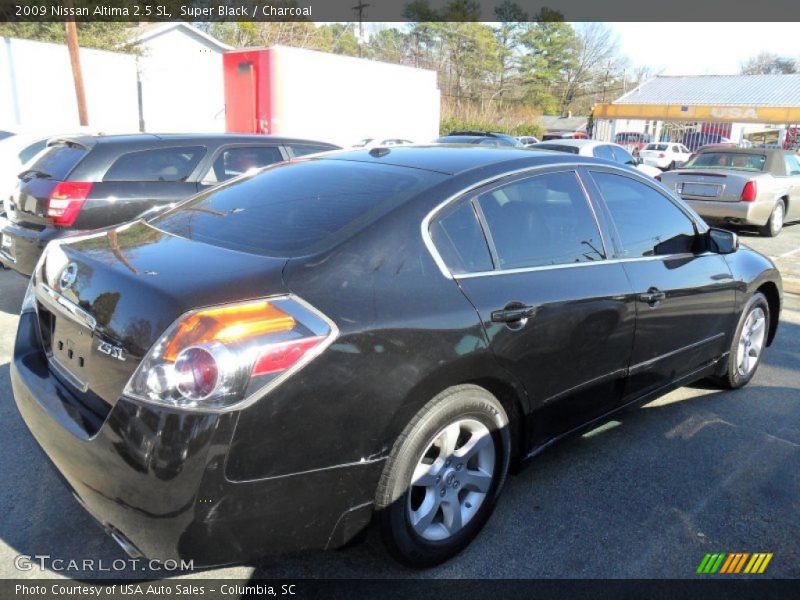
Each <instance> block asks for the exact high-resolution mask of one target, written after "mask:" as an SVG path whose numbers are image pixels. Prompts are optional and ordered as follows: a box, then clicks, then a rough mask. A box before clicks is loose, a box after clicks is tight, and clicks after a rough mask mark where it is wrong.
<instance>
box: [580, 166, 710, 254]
mask: <svg viewBox="0 0 800 600" xmlns="http://www.w3.org/2000/svg"><path fill="white" fill-rule="evenodd" d="M592 177H593V178H594V180H595V181H596V182H597V185H598V187H599V188H600V193H601V194H602V195H603V198H604V199H605V201H606V204H607V205H608V210H609V212H610V213H611V217H612V218H613V219H614V224H615V225H616V228H617V233H618V234H619V237H620V242H621V243H622V247H623V251H624V256H625V258H636V257H639V256H655V255H663V254H680V253H684V252H691V251H692V247H693V245H694V235H695V230H694V223H692V221H691V219H689V217H688V216H686V215H685V214H684V213H683V211H681V210H680V209H679V208H678V207H677V206H675V205H674V204H673V203H672V202H671V201H670V200H669V199H668V198H667V197H665V196H664V195H663V194H661V193H660V192H658V191H656V190H654V189H653V188H651V187H650V186H648V185H645V184H644V183H640V182H638V181H635V180H633V179H630V178H628V177H623V176H621V175H613V174H611V173H592Z"/></svg>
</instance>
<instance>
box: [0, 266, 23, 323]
mask: <svg viewBox="0 0 800 600" xmlns="http://www.w3.org/2000/svg"><path fill="white" fill-rule="evenodd" d="M27 287H28V278H27V277H23V276H22V275H20V274H19V273H17V272H15V271H10V270H5V271H0V312H4V313H8V314H10V315H18V314H19V309H20V307H21V306H22V299H23V298H24V297H25V290H26V289H27Z"/></svg>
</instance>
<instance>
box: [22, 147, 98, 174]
mask: <svg viewBox="0 0 800 600" xmlns="http://www.w3.org/2000/svg"><path fill="white" fill-rule="evenodd" d="M88 152H89V150H88V149H86V148H85V147H84V146H81V145H79V144H72V143H69V144H67V143H56V144H54V145H52V146H50V147H48V148H47V150H45V151H44V152H43V153H42V155H41V156H39V158H38V159H37V160H36V162H34V163H33V164H32V165H31V166H30V167H29V169H30V170H33V171H37V172H39V173H41V174H42V177H50V178H51V179H59V180H64V179H66V178H67V176H68V175H69V174H70V172H71V171H72V169H74V168H75V167H76V166H77V164H78V163H79V162H80V161H81V159H82V158H83V157H84V156H86V154H87V153H88Z"/></svg>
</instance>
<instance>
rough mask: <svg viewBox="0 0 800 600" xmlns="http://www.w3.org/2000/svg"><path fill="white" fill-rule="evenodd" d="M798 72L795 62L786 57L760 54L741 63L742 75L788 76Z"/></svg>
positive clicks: (767, 53) (768, 53) (766, 53)
mask: <svg viewBox="0 0 800 600" xmlns="http://www.w3.org/2000/svg"><path fill="white" fill-rule="evenodd" d="M797 72H798V64H797V61H796V60H795V59H793V58H789V57H787V56H778V55H777V54H772V53H770V52H762V53H761V54H758V55H756V56H753V57H751V58H748V59H747V60H746V61H744V62H743V63H742V68H741V73H742V75H788V74H791V73H797Z"/></svg>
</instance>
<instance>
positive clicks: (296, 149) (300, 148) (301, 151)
mask: <svg viewBox="0 0 800 600" xmlns="http://www.w3.org/2000/svg"><path fill="white" fill-rule="evenodd" d="M353 147H354V148H357V147H358V146H353ZM291 148H292V153H293V154H294V155H295V156H305V155H307V154H316V153H317V152H327V151H329V150H335V148H331V147H330V146H310V145H305V144H304V145H297V144H292V146H291Z"/></svg>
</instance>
